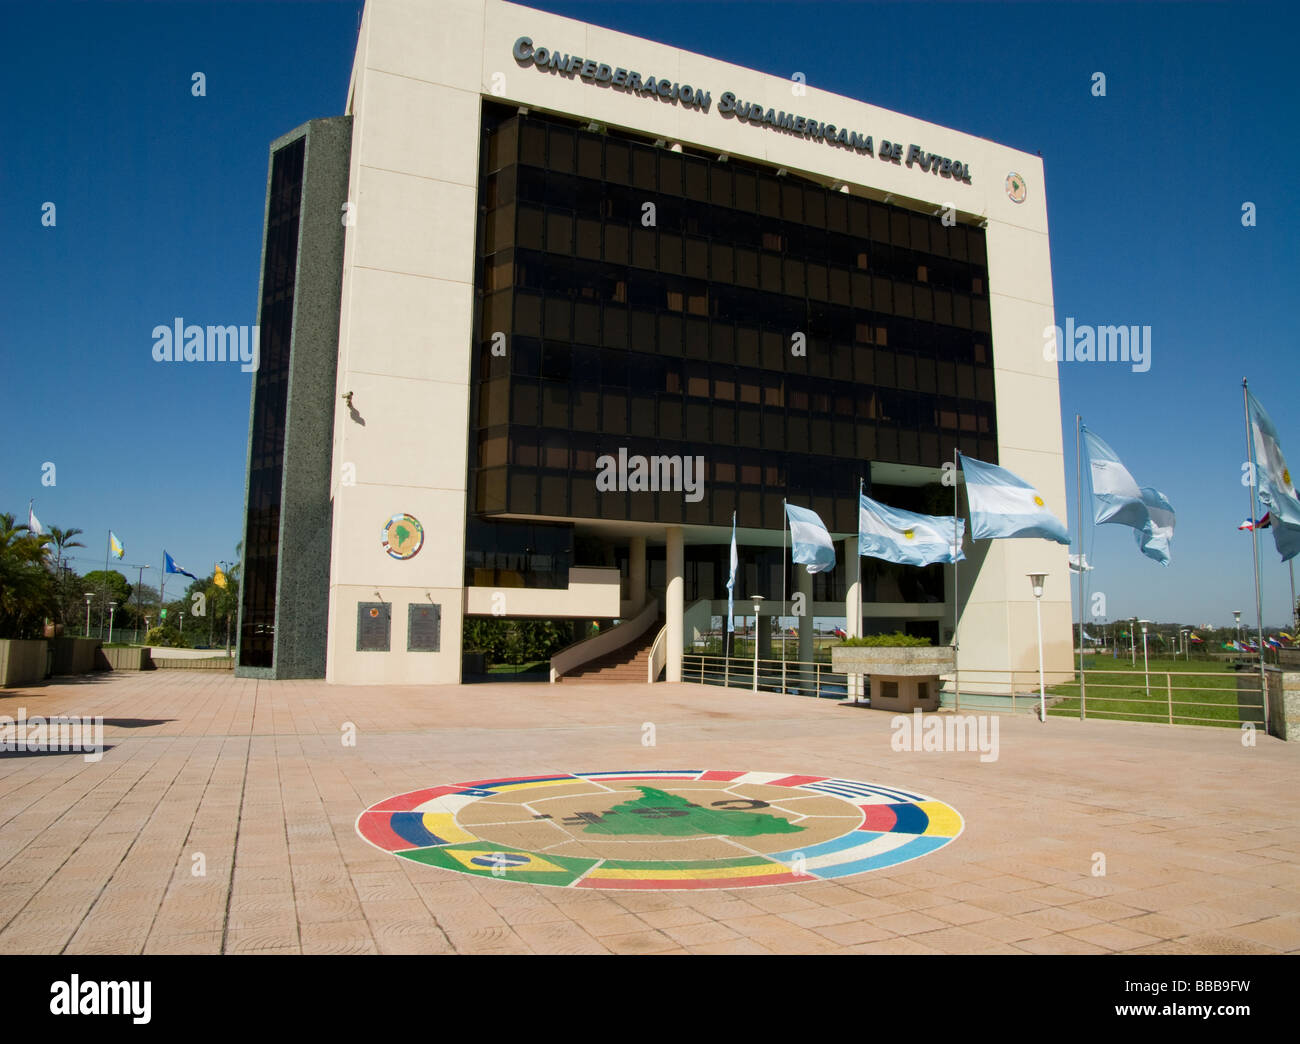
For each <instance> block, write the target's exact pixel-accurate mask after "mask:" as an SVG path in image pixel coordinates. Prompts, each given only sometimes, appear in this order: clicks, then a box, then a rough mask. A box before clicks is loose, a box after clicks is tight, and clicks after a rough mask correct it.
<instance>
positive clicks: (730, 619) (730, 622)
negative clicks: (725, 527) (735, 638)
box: [727, 511, 740, 633]
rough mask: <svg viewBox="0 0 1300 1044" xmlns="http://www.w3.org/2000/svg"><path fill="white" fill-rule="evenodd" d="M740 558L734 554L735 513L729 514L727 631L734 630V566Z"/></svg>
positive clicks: (733, 631) (732, 631)
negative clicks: (729, 550)
mask: <svg viewBox="0 0 1300 1044" xmlns="http://www.w3.org/2000/svg"><path fill="white" fill-rule="evenodd" d="M739 564H740V557H739V556H738V555H737V554H736V513H735V512H734V511H733V512H732V513H731V575H730V576H729V577H728V578H727V630H728V632H731V633H735V630H736V566H738V565H739Z"/></svg>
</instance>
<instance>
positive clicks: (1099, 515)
mask: <svg viewBox="0 0 1300 1044" xmlns="http://www.w3.org/2000/svg"><path fill="white" fill-rule="evenodd" d="M1082 432H1083V452H1084V455H1085V456H1086V457H1087V460H1088V475H1089V478H1090V481H1091V483H1092V496H1093V519H1092V520H1093V521H1094V522H1095V523H1097V525H1102V524H1104V523H1106V522H1111V523H1114V524H1115V525H1119V526H1132V527H1133V528H1134V529H1137V530H1141V529H1142V527H1143V526H1145V525H1146V524H1147V508H1146V504H1144V503H1143V501H1142V491H1141V490H1140V489H1139V488H1138V484H1137V482H1136V480H1135V479H1134V478H1133V476H1132V475H1131V474H1130V473H1129V470H1128V468H1126V467H1124V465H1123V464H1122V463H1120V459H1119V457H1118V456H1117V455H1116V453H1115V451H1114V450H1113V449H1111V448H1110V447H1109V446H1108V445H1106V443H1105V442H1104V441H1103V440H1102V439H1101V438H1099V437H1098V436H1097V434H1096V433H1095V432H1091V431H1089V430H1088V429H1087V428H1083V429H1082Z"/></svg>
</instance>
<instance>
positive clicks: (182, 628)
mask: <svg viewBox="0 0 1300 1044" xmlns="http://www.w3.org/2000/svg"><path fill="white" fill-rule="evenodd" d="M180 618H181V634H184V633H185V610H184V609H182V610H181V611H180Z"/></svg>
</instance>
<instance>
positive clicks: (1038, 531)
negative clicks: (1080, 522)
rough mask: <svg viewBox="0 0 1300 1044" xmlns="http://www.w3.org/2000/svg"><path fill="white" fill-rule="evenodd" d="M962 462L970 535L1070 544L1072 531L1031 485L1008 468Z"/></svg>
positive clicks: (965, 459) (969, 459)
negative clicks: (1032, 538) (1032, 539)
mask: <svg viewBox="0 0 1300 1044" xmlns="http://www.w3.org/2000/svg"><path fill="white" fill-rule="evenodd" d="M958 456H959V457H960V458H961V470H962V474H964V475H965V476H966V499H967V500H968V501H969V502H970V535H971V537H972V538H973V539H975V540H998V539H1002V538H1009V537H1041V538H1042V539H1044V540H1055V541H1056V542H1057V543H1058V544H1066V545H1067V546H1068V545H1069V543H1070V534H1069V531H1068V530H1066V528H1065V523H1063V522H1062V521H1061V520H1060V519H1059V518H1057V517H1056V516H1055V515H1053V514H1052V513H1051V512H1050V511H1048V510H1047V505H1046V503H1044V501H1043V498H1042V497H1041V496H1040V495H1039V493H1038V490H1036V489H1034V487H1033V486H1031V485H1030V484H1029V483H1028V482H1026V481H1025V480H1024V479H1022V478H1020V476H1018V475H1014V474H1012V473H1011V472H1010V471H1008V470H1007V469H1006V468H1000V467H998V466H997V465H996V464H986V463H985V462H984V461H982V460H976V459H975V458H973V457H968V456H966V455H965V454H964V453H963V454H958Z"/></svg>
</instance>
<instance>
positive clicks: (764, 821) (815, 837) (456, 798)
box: [357, 769, 963, 889]
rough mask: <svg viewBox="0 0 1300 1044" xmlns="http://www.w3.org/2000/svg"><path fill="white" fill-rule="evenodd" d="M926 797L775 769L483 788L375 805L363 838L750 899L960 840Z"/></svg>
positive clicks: (524, 871) (541, 875)
mask: <svg viewBox="0 0 1300 1044" xmlns="http://www.w3.org/2000/svg"><path fill="white" fill-rule="evenodd" d="M962 826H963V824H962V818H961V815H960V814H959V813H958V812H957V811H956V809H953V808H951V807H950V806H948V805H946V804H944V803H943V802H942V801H936V800H934V799H933V798H929V797H925V796H923V795H921V794H910V793H908V792H907V791H905V790H898V789H896V788H893V787H883V786H878V785H876V784H874V783H862V782H859V781H857V780H852V779H833V778H830V777H828V776H789V775H781V774H780V773H776V772H719V771H704V770H699V769H692V770H689V771H640V772H574V773H571V774H566V775H556V776H521V777H517V778H512V779H479V780H473V781H470V782H467V783H451V784H448V785H446V786H439V787H429V788H428V789H425V790H415V791H412V792H411V793H409V794H399V795H398V796H396V797H391V798H388V799H387V800H385V801H381V802H379V803H378V804H376V805H372V806H370V808H368V809H366V810H365V811H364V812H362V813H361V815H360V816H358V817H357V832H358V833H359V834H360V835H361V836H362V837H363V838H365V839H366V840H367V841H369V842H370V843H371V844H372V845H374V846H375V847H377V848H380V849H383V850H384V851H385V852H391V853H393V855H395V856H399V857H401V858H403V859H413V860H415V861H416V862H419V863H427V864H428V865H430V866H437V867H441V868H443V869H444V870H455V871H457V872H458V873H462V874H476V875H479V876H483V877H496V878H503V879H505V880H509V881H524V882H527V883H529V884H543V885H556V886H559V887H562V888H637V889H666V888H746V887H750V886H757V885H776V884H794V883H799V882H804V883H806V882H807V881H809V880H816V879H823V878H836V877H848V876H850V875H852V874H861V873H865V872H867V871H869V870H879V869H880V868H882V867H886V866H894V865H896V864H898V863H905V862H907V861H908V860H910V859H916V858H917V857H919V856H923V855H927V854H928V853H930V852H933V851H934V850H935V849H937V848H942V847H943V846H944V845H946V844H947V843H948V842H949V841H951V840H953V839H954V838H955V837H957V835H958V834H960V833H961V831H962Z"/></svg>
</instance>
